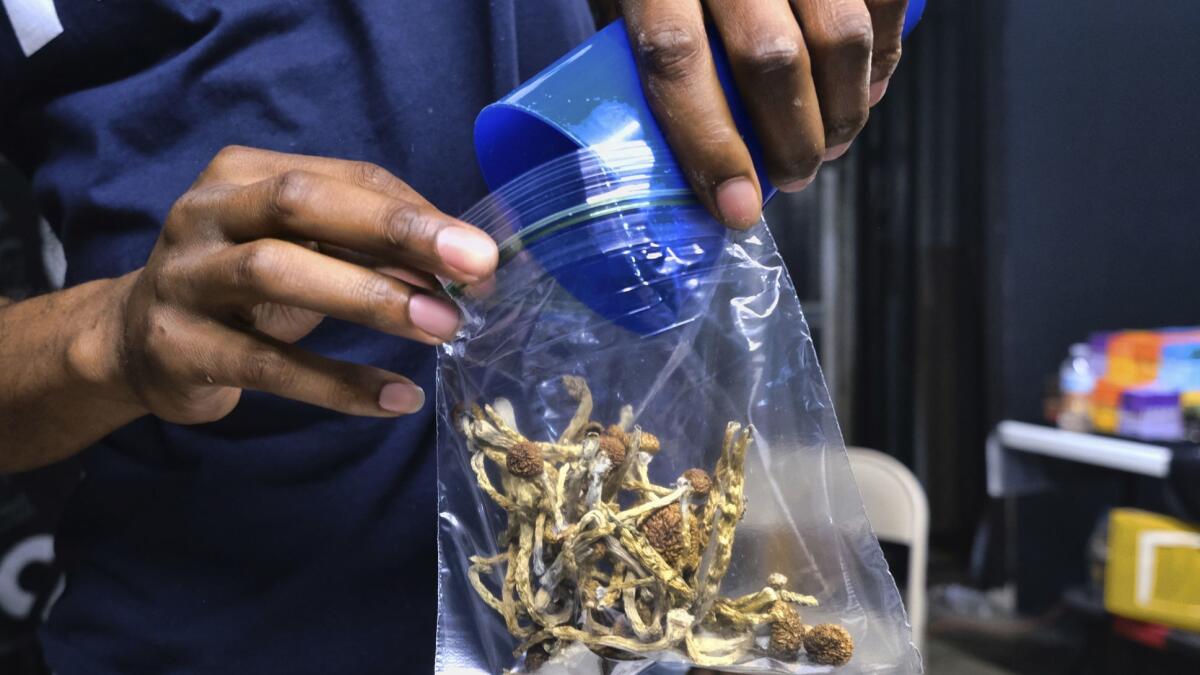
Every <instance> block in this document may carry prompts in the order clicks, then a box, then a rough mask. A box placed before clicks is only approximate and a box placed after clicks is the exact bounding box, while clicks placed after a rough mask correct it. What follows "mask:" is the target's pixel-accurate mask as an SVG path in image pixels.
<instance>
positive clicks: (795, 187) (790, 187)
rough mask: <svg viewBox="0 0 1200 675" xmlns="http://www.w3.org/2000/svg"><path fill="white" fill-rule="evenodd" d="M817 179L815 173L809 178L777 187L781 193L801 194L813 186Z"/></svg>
mask: <svg viewBox="0 0 1200 675" xmlns="http://www.w3.org/2000/svg"><path fill="white" fill-rule="evenodd" d="M816 179H817V174H816V173H815V172H814V173H813V175H811V176H809V177H808V178H801V179H800V180H794V181H792V182H790V183H784V184H782V185H777V186H776V187H778V188H779V191H780V192H799V191H801V190H803V189H804V188H806V187H808V186H809V185H812V182H813V181H814V180H816Z"/></svg>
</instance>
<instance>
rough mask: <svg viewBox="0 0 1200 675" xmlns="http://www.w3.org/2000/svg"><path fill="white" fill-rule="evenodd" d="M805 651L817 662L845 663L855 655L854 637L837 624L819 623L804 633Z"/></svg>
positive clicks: (839, 664) (838, 664)
mask: <svg viewBox="0 0 1200 675" xmlns="http://www.w3.org/2000/svg"><path fill="white" fill-rule="evenodd" d="M804 651H806V652H808V658H810V659H812V660H813V661H814V662H815V663H821V664H824V665H829V666H841V665H845V664H846V663H847V662H849V661H850V657H851V656H853V655H854V638H852V637H850V633H849V632H847V631H846V629H845V628H842V627H841V626H839V625H837V624H834V623H821V624H817V625H816V626H813V627H812V628H810V629H809V630H808V632H806V633H805V634H804Z"/></svg>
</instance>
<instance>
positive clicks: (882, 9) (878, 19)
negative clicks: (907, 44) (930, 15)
mask: <svg viewBox="0 0 1200 675" xmlns="http://www.w3.org/2000/svg"><path fill="white" fill-rule="evenodd" d="M866 2H867V11H868V12H870V13H871V29H872V33H873V34H874V39H873V41H872V45H871V90H870V95H869V103H870V104H871V105H875V104H876V103H878V102H879V99H881V98H883V94H884V92H885V91H887V84H888V78H890V77H891V76H892V73H894V72H895V71H896V65H897V64H899V63H900V52H901V43H902V41H901V36H902V35H903V33H904V12H905V10H907V9H908V0H866Z"/></svg>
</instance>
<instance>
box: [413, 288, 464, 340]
mask: <svg viewBox="0 0 1200 675" xmlns="http://www.w3.org/2000/svg"><path fill="white" fill-rule="evenodd" d="M408 318H409V320H410V321H412V324H413V325H414V326H416V327H417V328H420V329H421V330H423V331H425V332H426V333H429V334H430V335H433V336H434V337H439V338H442V339H445V340H449V339H450V338H452V337H454V333H455V332H456V331H457V330H458V310H456V309H454V307H453V306H451V305H450V303H448V302H444V301H442V300H438V299H437V298H434V297H432V296H429V295H423V294H420V293H418V294H416V295H413V296H412V298H410V299H409V301H408Z"/></svg>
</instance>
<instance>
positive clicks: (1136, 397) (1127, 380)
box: [1088, 328, 1200, 441]
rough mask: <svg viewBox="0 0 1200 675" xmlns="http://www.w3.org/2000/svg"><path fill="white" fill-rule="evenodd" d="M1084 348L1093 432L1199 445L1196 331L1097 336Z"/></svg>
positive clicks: (1199, 338) (1199, 339)
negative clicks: (1090, 375)
mask: <svg viewBox="0 0 1200 675" xmlns="http://www.w3.org/2000/svg"><path fill="white" fill-rule="evenodd" d="M1088 345H1089V346H1090V347H1091V350H1092V358H1091V360H1090V362H1091V365H1092V368H1093V372H1094V373H1095V375H1096V376H1097V380H1096V385H1095V388H1094V389H1093V390H1092V392H1091V396H1090V403H1091V408H1090V419H1091V423H1092V427H1093V428H1094V429H1095V430H1096V431H1100V432H1103V433H1110V434H1120V435H1122V436H1129V437H1131V438H1138V439H1142V440H1148V441H1180V440H1195V441H1200V328H1165V329H1162V330H1155V331H1120V332H1115V333H1098V334H1095V335H1093V336H1091V338H1090V339H1089V341H1088Z"/></svg>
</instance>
